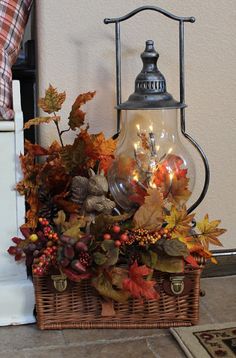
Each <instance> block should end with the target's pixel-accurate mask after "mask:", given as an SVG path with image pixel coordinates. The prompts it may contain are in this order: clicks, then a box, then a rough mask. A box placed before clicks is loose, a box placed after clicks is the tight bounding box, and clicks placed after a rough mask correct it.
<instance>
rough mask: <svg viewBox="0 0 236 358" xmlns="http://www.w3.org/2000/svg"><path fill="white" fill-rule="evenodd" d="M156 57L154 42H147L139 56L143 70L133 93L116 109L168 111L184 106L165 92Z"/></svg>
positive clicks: (164, 84) (163, 80) (137, 78)
mask: <svg viewBox="0 0 236 358" xmlns="http://www.w3.org/2000/svg"><path fill="white" fill-rule="evenodd" d="M158 57H159V54H158V53H157V51H156V50H155V48H154V42H153V41H152V40H147V41H146V46H145V50H144V52H143V53H142V54H141V59H142V61H143V68H142V71H141V72H140V73H139V74H138V76H137V77H136V80H135V90H134V93H132V94H131V95H130V96H129V99H128V101H126V102H124V103H121V104H120V105H119V106H117V108H118V109H130V110H131V109H164V108H166V109H168V108H183V107H184V106H185V105H184V104H183V103H180V102H177V101H176V100H175V99H174V98H173V97H172V95H171V94H170V93H168V92H167V91H166V80H165V77H164V76H163V74H162V73H161V72H160V71H159V69H158V68H157V60H158Z"/></svg>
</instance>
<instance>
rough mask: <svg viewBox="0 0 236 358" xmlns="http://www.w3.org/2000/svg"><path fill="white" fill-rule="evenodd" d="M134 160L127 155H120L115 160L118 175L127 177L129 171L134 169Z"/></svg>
mask: <svg viewBox="0 0 236 358" xmlns="http://www.w3.org/2000/svg"><path fill="white" fill-rule="evenodd" d="M135 168H136V161H135V160H134V159H133V158H131V157H128V156H127V155H120V156H119V161H118V162H117V170H118V175H119V177H127V175H129V174H130V172H131V171H133V170H135Z"/></svg>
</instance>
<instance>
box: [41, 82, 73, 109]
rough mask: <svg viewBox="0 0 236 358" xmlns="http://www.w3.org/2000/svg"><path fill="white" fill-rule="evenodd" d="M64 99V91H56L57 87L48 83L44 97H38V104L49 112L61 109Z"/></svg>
mask: <svg viewBox="0 0 236 358" xmlns="http://www.w3.org/2000/svg"><path fill="white" fill-rule="evenodd" d="M65 99H66V93H65V92H62V93H58V92H57V89H56V88H54V87H53V86H52V85H51V84H49V87H48V89H47V90H46V91H45V97H43V98H40V100H39V102H38V106H39V107H40V108H41V109H42V110H43V111H44V112H46V113H48V114H50V113H53V112H57V111H59V110H60V109H61V106H62V104H63V102H64V101H65Z"/></svg>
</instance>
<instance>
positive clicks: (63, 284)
mask: <svg viewBox="0 0 236 358" xmlns="http://www.w3.org/2000/svg"><path fill="white" fill-rule="evenodd" d="M51 279H52V281H53V286H54V288H55V289H56V290H57V291H58V292H64V291H65V290H66V288H67V276H66V275H65V274H64V273H62V272H61V274H60V275H51Z"/></svg>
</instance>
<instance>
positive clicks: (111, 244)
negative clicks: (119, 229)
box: [101, 240, 115, 251]
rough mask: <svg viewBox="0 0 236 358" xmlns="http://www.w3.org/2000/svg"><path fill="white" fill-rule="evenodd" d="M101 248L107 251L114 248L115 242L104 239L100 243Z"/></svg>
mask: <svg viewBox="0 0 236 358" xmlns="http://www.w3.org/2000/svg"><path fill="white" fill-rule="evenodd" d="M101 248H102V249H103V250H104V251H109V250H112V249H114V248H115V243H114V241H113V240H104V241H103V242H102V244H101Z"/></svg>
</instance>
